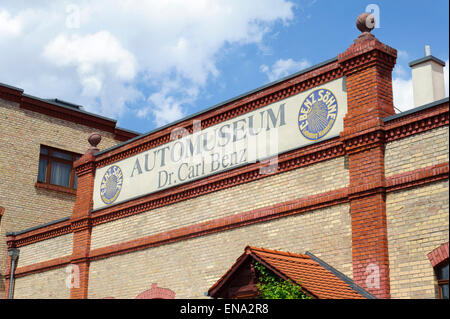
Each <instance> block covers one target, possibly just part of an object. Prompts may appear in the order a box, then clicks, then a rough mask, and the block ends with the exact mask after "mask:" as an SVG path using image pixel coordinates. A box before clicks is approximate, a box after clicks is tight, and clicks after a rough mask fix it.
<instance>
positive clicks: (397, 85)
mask: <svg viewBox="0 0 450 319" xmlns="http://www.w3.org/2000/svg"><path fill="white" fill-rule="evenodd" d="M392 91H393V95H394V106H395V107H396V108H397V109H400V110H401V111H402V112H403V111H406V110H409V109H412V108H414V97H413V85H412V79H411V78H408V79H402V78H395V77H394V78H393V79H392Z"/></svg>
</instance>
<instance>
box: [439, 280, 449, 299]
mask: <svg viewBox="0 0 450 319" xmlns="http://www.w3.org/2000/svg"><path fill="white" fill-rule="evenodd" d="M439 289H440V290H441V299H449V298H448V284H446V285H440V286H439Z"/></svg>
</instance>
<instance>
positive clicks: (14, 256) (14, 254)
mask: <svg viewBox="0 0 450 319" xmlns="http://www.w3.org/2000/svg"><path fill="white" fill-rule="evenodd" d="M8 254H9V257H11V276H10V277H9V293H8V299H13V298H12V295H13V286H14V270H16V261H17V258H18V257H19V249H17V248H11V249H10V250H9V251H8Z"/></svg>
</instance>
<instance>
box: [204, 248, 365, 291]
mask: <svg viewBox="0 0 450 319" xmlns="http://www.w3.org/2000/svg"><path fill="white" fill-rule="evenodd" d="M250 256H251V257H253V258H254V259H255V260H257V261H260V262H261V263H263V264H264V265H265V266H266V267H268V268H269V269H270V270H272V271H273V272H274V273H275V274H277V275H279V276H280V277H281V278H283V279H285V280H287V279H289V280H291V281H293V282H299V283H300V286H301V287H302V289H303V290H304V291H305V292H306V293H308V294H310V295H313V296H315V297H317V298H319V299H365V297H364V296H362V295H361V294H359V293H358V292H356V291H355V290H353V289H352V288H351V287H350V285H349V284H348V283H346V282H345V281H344V280H342V279H341V278H339V277H337V276H336V275H335V274H333V273H332V272H331V271H329V270H327V269H325V268H324V267H323V266H321V265H320V264H319V263H318V262H317V261H315V260H313V259H311V257H309V256H308V255H303V254H294V253H289V252H282V251H278V250H269V249H265V248H256V247H251V246H247V247H246V248H245V253H244V254H243V255H241V256H240V257H239V258H238V259H237V260H236V263H235V264H234V265H233V266H232V267H231V268H230V270H228V271H227V272H226V273H225V274H224V275H223V276H222V278H220V279H219V280H218V281H217V282H216V283H215V284H214V285H213V286H212V287H211V288H210V289H209V291H210V292H212V291H213V290H214V291H217V289H218V288H220V287H221V286H222V285H223V284H224V283H225V281H226V280H227V279H228V278H230V276H231V275H232V274H233V273H234V272H235V271H236V270H237V269H238V268H239V266H240V265H241V264H242V262H243V260H244V259H246V257H250Z"/></svg>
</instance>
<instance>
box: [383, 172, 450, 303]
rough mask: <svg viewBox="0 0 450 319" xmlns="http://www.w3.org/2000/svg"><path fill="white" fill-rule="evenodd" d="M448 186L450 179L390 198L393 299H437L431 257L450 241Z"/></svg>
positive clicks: (406, 190)
mask: <svg viewBox="0 0 450 319" xmlns="http://www.w3.org/2000/svg"><path fill="white" fill-rule="evenodd" d="M448 186H449V184H448V180H447V181H442V182H436V183H433V184H429V185H426V186H424V187H416V188H411V189H405V190H400V191H397V192H393V193H389V194H388V195H387V199H386V216H387V227H388V240H389V246H388V249H389V263H390V278H391V296H392V298H402V299H403V298H436V292H435V286H436V285H435V282H436V281H435V278H434V272H433V268H432V266H431V263H430V261H429V260H428V258H427V254H428V253H429V252H431V251H432V250H433V249H435V248H437V247H438V246H440V245H441V244H443V243H444V242H447V241H448V240H449V195H448V191H449V187H448Z"/></svg>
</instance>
